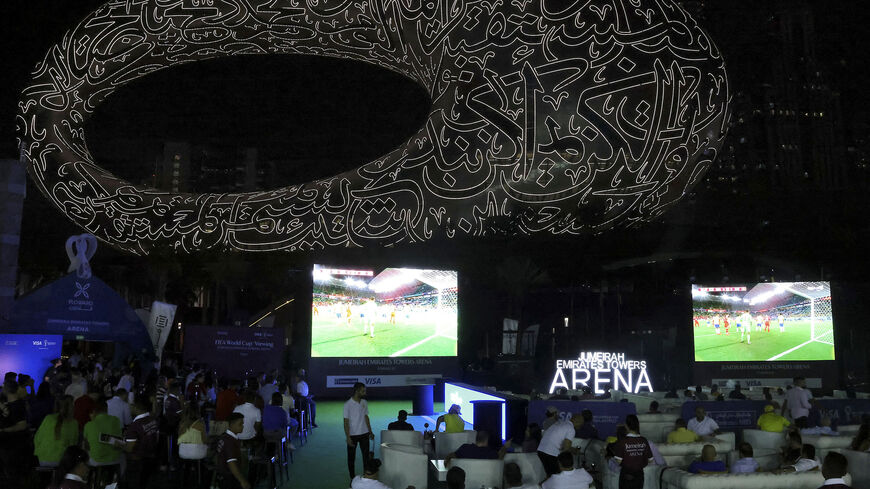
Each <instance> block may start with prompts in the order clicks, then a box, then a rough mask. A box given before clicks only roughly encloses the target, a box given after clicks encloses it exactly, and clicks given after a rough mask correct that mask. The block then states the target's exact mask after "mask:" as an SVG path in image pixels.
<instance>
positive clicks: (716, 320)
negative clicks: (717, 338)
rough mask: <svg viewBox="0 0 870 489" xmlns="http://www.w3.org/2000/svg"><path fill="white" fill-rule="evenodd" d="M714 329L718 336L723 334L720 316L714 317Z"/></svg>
mask: <svg viewBox="0 0 870 489" xmlns="http://www.w3.org/2000/svg"><path fill="white" fill-rule="evenodd" d="M713 327H714V328H716V334H722V332H721V331H719V315H718V314H717V315H715V316H713Z"/></svg>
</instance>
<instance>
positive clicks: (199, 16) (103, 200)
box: [17, 0, 730, 254]
mask: <svg viewBox="0 0 870 489" xmlns="http://www.w3.org/2000/svg"><path fill="white" fill-rule="evenodd" d="M254 54H256V55H269V54H299V55H316V56H331V57H336V58H347V59H353V60H360V61H364V62H367V63H372V64H375V65H377V66H381V67H383V68H386V69H390V70H393V71H396V72H398V73H401V74H402V75H404V76H407V77H408V78H410V79H412V80H414V81H415V82H416V83H418V84H419V85H421V86H422V87H423V88H424V89H425V90H426V92H427V93H428V94H429V96H430V98H431V101H432V108H431V112H430V113H429V116H428V118H427V120H426V122H425V124H423V126H422V127H421V128H420V129H419V130H418V131H417V132H416V133H415V134H414V135H413V136H412V137H411V138H410V139H408V141H406V142H404V143H402V144H401V145H400V146H399V147H398V148H396V149H395V150H393V151H391V152H390V153H388V154H385V155H384V156H382V157H381V158H378V159H377V160H375V161H372V162H370V163H367V164H364V165H362V166H360V167H359V168H356V169H354V170H351V171H347V172H344V173H341V174H339V175H335V176H332V177H329V178H325V179H322V180H317V181H313V182H308V183H301V184H298V185H292V186H289V187H284V188H277V189H263V190H261V191H257V192H250V193H224V194H200V195H196V194H185V193H181V194H174V193H168V192H165V191H161V190H158V189H154V188H147V187H145V186H141V185H134V184H131V183H130V182H126V181H124V180H123V179H121V178H118V177H117V176H114V175H112V174H110V173H109V172H107V171H106V170H104V169H102V168H100V166H99V165H98V162H96V161H94V159H93V157H92V156H91V154H90V153H89V151H88V148H87V145H86V137H85V133H84V130H83V124H84V122H85V120H87V118H88V117H90V115H91V114H92V113H93V111H94V109H95V108H96V107H97V106H98V105H99V104H100V103H101V102H102V101H103V100H104V99H105V98H106V97H108V96H109V95H110V94H111V93H112V92H113V91H114V90H116V89H117V88H118V87H120V86H122V85H124V84H126V83H129V82H130V81H132V80H135V79H137V78H139V77H142V76H146V75H148V74H149V73H152V72H154V71H157V70H161V69H163V68H167V67H170V66H173V65H179V64H183V63H189V62H194V61H199V60H205V59H212V58H219V57H224V56H236V55H254ZM729 102H730V96H729V93H728V80H727V77H726V73H725V65H724V61H723V59H722V57H721V55H720V54H719V52H718V50H717V48H716V47H715V45H714V44H713V42H712V41H711V40H710V38H709V37H708V36H707V34H706V33H705V32H704V31H703V30H702V29H701V28H700V27H699V26H698V25H697V23H696V22H695V21H694V20H693V19H692V18H690V16H689V15H688V14H687V13H686V11H685V10H683V9H682V8H681V7H679V6H678V5H677V4H676V2H675V1H674V0H574V1H571V0H562V1H552V0H112V1H110V2H108V3H107V4H105V5H104V6H102V7H101V8H99V9H98V10H97V11H95V12H93V13H92V14H90V15H88V16H87V17H86V18H85V19H84V20H83V21H82V22H81V23H80V24H79V25H78V26H76V27H75V28H73V29H72V30H71V31H69V32H68V33H67V34H66V35H65V36H64V37H63V39H62V40H61V41H60V42H59V43H58V44H57V45H55V46H54V47H52V48H51V50H50V51H49V52H48V53H47V55H46V57H45V59H44V60H43V61H42V62H40V63H39V64H38V66H37V67H36V69H35V71H34V74H33V83H32V84H31V85H30V86H29V87H28V88H26V89H25V90H24V93H23V97H22V101H21V102H20V108H19V114H18V119H17V123H18V133H19V136H20V142H21V148H22V152H23V156H24V158H25V159H26V161H27V162H28V165H29V171H30V174H31V176H32V177H33V179H34V180H35V181H36V184H37V186H38V187H39V189H40V190H41V191H42V193H44V194H45V195H46V196H47V197H48V198H49V199H51V200H52V202H53V203H54V204H55V205H56V206H57V207H58V208H59V209H60V210H61V211H62V212H64V213H65V214H66V215H67V216H69V218H70V219H72V220H73V221H75V222H76V223H78V224H79V225H80V226H81V227H83V228H85V229H86V230H87V231H88V232H90V233H93V234H94V235H96V236H97V237H98V238H100V239H102V240H104V241H107V242H108V243H110V244H112V245H114V246H116V247H118V248H121V249H124V250H127V251H130V252H133V253H138V254H142V253H147V252H148V251H149V250H151V249H154V248H156V247H164V248H174V249H177V250H179V251H188V252H189V251H195V250H202V249H209V248H216V249H224V250H228V249H235V250H246V251H271V250H288V251H305V250H312V249H319V248H325V247H334V246H347V247H360V246H386V245H393V244H398V243H414V242H422V241H426V240H428V239H431V238H433V237H434V236H438V235H440V236H446V237H449V238H453V237H456V236H466V237H486V236H489V235H493V234H495V233H499V232H505V226H507V227H508V228H509V229H508V232H510V233H513V234H515V235H517V236H523V235H532V234H541V233H546V234H550V235H578V234H590V233H591V234H594V233H599V232H601V231H604V230H607V229H609V228H612V227H615V226H619V227H630V226H634V225H636V224H638V223H641V222H644V221H648V220H650V219H653V218H656V217H657V216H659V215H661V214H662V213H663V212H664V211H665V210H667V209H668V208H669V207H671V206H673V205H674V204H675V203H676V202H677V201H679V200H680V198H681V197H682V196H684V195H685V194H686V192H687V191H688V189H690V188H691V187H692V186H693V185H695V184H696V183H698V181H699V180H700V179H701V177H702V175H703V174H704V172H705V170H706V169H707V168H708V167H709V166H710V165H711V163H712V161H713V160H714V158H715V157H716V154H717V152H718V150H719V149H720V147H721V144H722V140H723V138H724V136H725V132H726V124H727V121H728V118H729ZM254 116H255V115H254V114H252V117H254ZM288 117H290V115H288ZM506 223H507V224H506Z"/></svg>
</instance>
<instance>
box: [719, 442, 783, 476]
mask: <svg viewBox="0 0 870 489" xmlns="http://www.w3.org/2000/svg"><path fill="white" fill-rule="evenodd" d="M752 458H754V459H755V461H756V462H758V466H759V468H760V469H761V471H762V472H769V471H771V470H775V469H778V468H779V466H780V464H781V463H782V457H781V455H780V451H779V450H777V449H774V448H758V449H756V448H753V449H752ZM738 460H740V452H739V451H738V450H731V451H730V452H728V460H727V463H728V468H729V469H730V468H731V466H732V465H734V462H736V461H738Z"/></svg>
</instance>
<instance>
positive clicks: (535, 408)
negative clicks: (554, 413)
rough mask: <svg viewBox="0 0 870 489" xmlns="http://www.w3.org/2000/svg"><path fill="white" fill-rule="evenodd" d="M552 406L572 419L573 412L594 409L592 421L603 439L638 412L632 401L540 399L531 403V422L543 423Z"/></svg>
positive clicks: (566, 417) (564, 416) (560, 415)
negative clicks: (630, 415) (548, 409)
mask: <svg viewBox="0 0 870 489" xmlns="http://www.w3.org/2000/svg"><path fill="white" fill-rule="evenodd" d="M550 406H553V407H555V408H556V409H558V410H559V414H558V416H559V419H570V418H571V415H572V414H575V413H579V412H581V411H583V410H584V409H588V410H590V411H592V423H593V424H595V427H596V428H598V437H599V438H601V439H602V440H603V439H605V438H607V437H608V436H612V435H615V434H616V425H618V424H620V423H624V422H625V417H626V416H628V415H629V414H637V409H636V408H635V406H634V403H631V402H602V401H557V400H540V401H532V402H530V403H529V423H538V424H539V425H540V424H542V423H543V422H544V419H546V412H547V408H548V407H550Z"/></svg>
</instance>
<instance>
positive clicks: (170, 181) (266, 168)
mask: <svg viewBox="0 0 870 489" xmlns="http://www.w3.org/2000/svg"><path fill="white" fill-rule="evenodd" d="M274 169H275V162H271V161H270V162H264V161H261V160H260V159H259V158H258V151H257V148H249V147H238V146H231V145H226V146H219V145H215V144H208V145H206V144H199V145H191V144H189V143H184V142H171V141H168V142H166V143H164V145H163V155H162V158H160V160H159V161H158V162H157V164H156V168H155V172H154V183H153V185H154V186H156V187H157V188H160V189H161V190H167V191H171V192H191V193H224V192H253V191H255V190H262V189H269V188H273V186H274V182H275V171H274Z"/></svg>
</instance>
